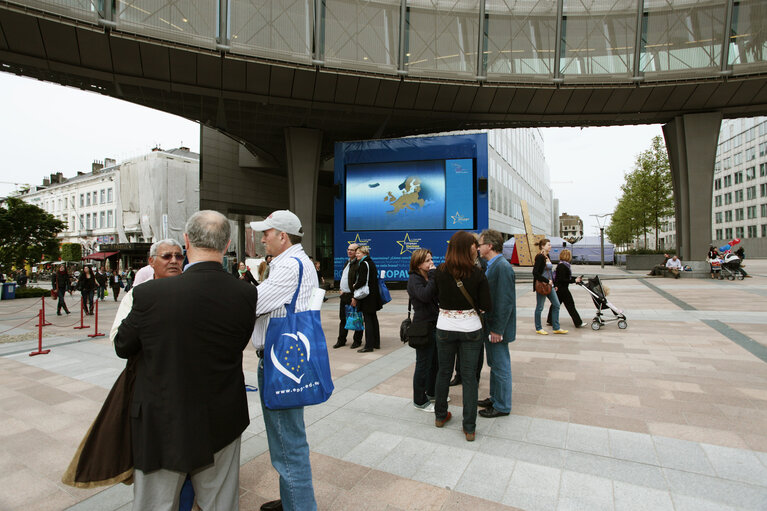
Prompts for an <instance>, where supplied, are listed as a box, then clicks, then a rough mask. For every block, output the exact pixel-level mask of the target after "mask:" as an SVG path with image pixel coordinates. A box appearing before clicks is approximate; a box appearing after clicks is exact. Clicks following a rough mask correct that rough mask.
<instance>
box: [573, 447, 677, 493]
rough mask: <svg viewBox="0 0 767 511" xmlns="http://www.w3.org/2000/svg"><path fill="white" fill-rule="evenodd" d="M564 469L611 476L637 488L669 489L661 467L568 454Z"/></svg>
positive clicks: (574, 453)
mask: <svg viewBox="0 0 767 511" xmlns="http://www.w3.org/2000/svg"><path fill="white" fill-rule="evenodd" d="M564 467H565V469H567V470H570V471H573V472H579V473H583V474H591V475H595V476H600V477H606V476H609V477H610V478H611V479H614V480H616V481H623V482H625V483H629V484H634V485H637V486H644V487H648V488H655V489H658V490H667V489H668V485H667V484H666V480H665V478H664V477H663V472H662V471H661V469H660V468H659V467H656V466H653V465H646V464H643V463H635V462H633V461H625V460H618V459H614V458H608V457H604V456H596V455H594V454H586V453H580V452H568V453H567V458H566V460H565V465H564Z"/></svg>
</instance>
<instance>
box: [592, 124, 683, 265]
mask: <svg viewBox="0 0 767 511" xmlns="http://www.w3.org/2000/svg"><path fill="white" fill-rule="evenodd" d="M621 191H622V192H623V194H622V196H621V198H620V199H619V200H618V204H617V206H616V207H615V211H614V212H613V215H612V220H611V222H610V225H609V226H608V227H607V229H606V232H607V235H608V237H609V238H610V241H612V242H613V243H615V244H616V245H625V244H627V243H630V242H631V241H633V240H635V239H638V238H639V237H641V236H644V237H645V245H646V242H647V233H648V232H651V231H653V230H654V231H655V249H656V250H658V249H659V247H660V240H659V231H660V221H661V218H663V217H665V216H669V215H671V214H672V213H673V212H674V197H673V195H672V191H673V186H672V182H671V167H670V165H669V162H668V153H667V152H666V146H665V145H664V143H663V139H662V138H661V137H659V136H658V137H654V138H653V139H652V146H651V148H650V149H648V150H646V151H643V152H642V153H641V154H639V156H637V159H636V162H635V163H634V168H633V170H631V172H629V173H627V174H626V182H625V183H624V184H623V185H622V186H621Z"/></svg>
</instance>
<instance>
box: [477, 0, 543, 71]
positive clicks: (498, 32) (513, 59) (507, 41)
mask: <svg viewBox="0 0 767 511" xmlns="http://www.w3.org/2000/svg"><path fill="white" fill-rule="evenodd" d="M485 13H486V16H487V19H486V21H485V24H486V33H487V48H486V50H485V52H486V55H487V76H488V78H490V77H492V79H494V80H497V79H503V78H512V76H511V75H513V78H514V79H519V78H524V77H525V76H528V77H538V78H542V77H545V78H547V79H548V78H551V77H553V76H554V71H553V70H554V43H555V39H556V32H557V6H556V2H527V3H522V2H517V1H515V0H487V3H486V5H485Z"/></svg>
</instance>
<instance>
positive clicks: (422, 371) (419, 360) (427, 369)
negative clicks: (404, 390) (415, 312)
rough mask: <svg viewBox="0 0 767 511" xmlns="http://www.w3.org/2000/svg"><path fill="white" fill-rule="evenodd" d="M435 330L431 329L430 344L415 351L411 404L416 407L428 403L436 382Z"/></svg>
mask: <svg viewBox="0 0 767 511" xmlns="http://www.w3.org/2000/svg"><path fill="white" fill-rule="evenodd" d="M436 335H437V332H436V328H433V327H432V329H431V335H430V337H431V342H429V345H428V346H424V347H423V348H416V350H415V371H413V403H415V404H417V405H418V406H421V405H425V404H426V403H428V402H429V396H433V395H434V386H435V383H436V381H437V367H438V365H437V343H436Z"/></svg>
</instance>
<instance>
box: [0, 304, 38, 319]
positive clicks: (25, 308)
mask: <svg viewBox="0 0 767 511" xmlns="http://www.w3.org/2000/svg"><path fill="white" fill-rule="evenodd" d="M35 305H37V303H36V302H32V305H30V306H29V307H24V308H23V309H18V310H15V311H11V312H0V316H10V315H11V314H18V313H19V312H24V311H25V310H27V309H31V308H32V307H34V306H35Z"/></svg>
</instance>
